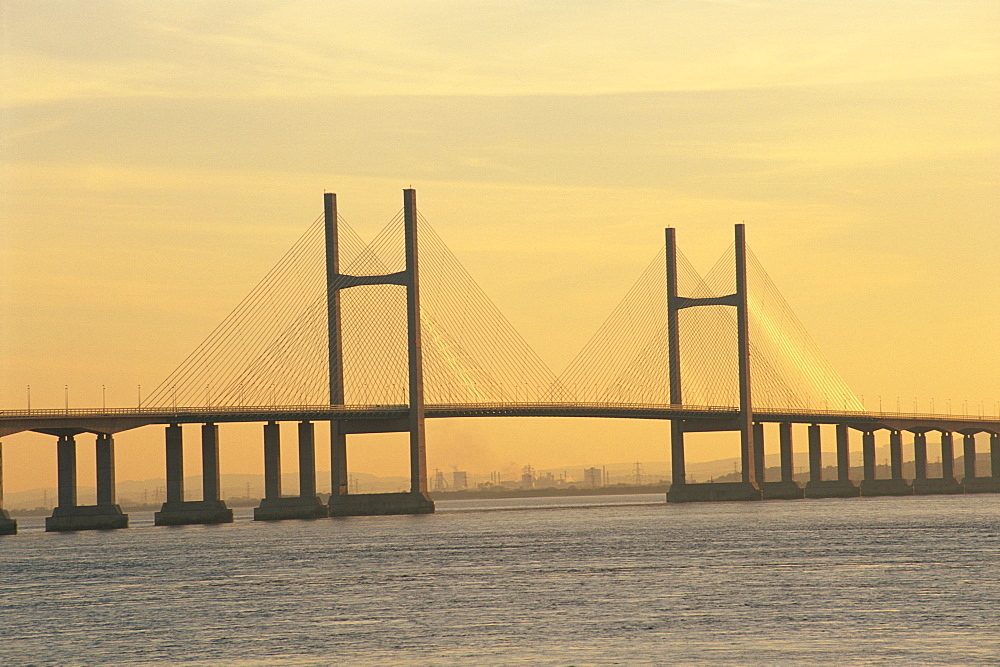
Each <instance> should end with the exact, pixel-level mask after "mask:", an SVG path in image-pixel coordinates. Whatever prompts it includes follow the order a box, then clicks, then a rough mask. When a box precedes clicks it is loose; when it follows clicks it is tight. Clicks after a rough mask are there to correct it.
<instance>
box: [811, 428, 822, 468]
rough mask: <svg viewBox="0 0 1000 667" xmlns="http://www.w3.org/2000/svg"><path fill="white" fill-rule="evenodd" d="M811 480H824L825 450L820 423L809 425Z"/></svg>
mask: <svg viewBox="0 0 1000 667" xmlns="http://www.w3.org/2000/svg"><path fill="white" fill-rule="evenodd" d="M809 481H810V482H821V481H823V450H822V441H821V439H820V430H819V424H811V425H810V426H809Z"/></svg>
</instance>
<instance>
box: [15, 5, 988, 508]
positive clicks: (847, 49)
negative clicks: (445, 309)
mask: <svg viewBox="0 0 1000 667" xmlns="http://www.w3.org/2000/svg"><path fill="white" fill-rule="evenodd" d="M0 30H2V33H0V40H2V47H0V48H2V52H0V76H2V79H0V141H2V148H0V235H2V236H0V286H2V289H3V293H2V300H0V304H2V308H3V311H2V318H0V319H2V336H0V346H2V349H0V358H2V361H0V364H2V365H0V374H2V381H3V383H2V387H0V407H4V408H23V407H24V405H25V402H26V394H27V385H29V384H30V385H31V396H32V405H33V407H61V406H62V405H63V400H64V387H65V386H67V385H68V386H69V393H70V402H71V405H73V406H80V407H82V406H99V405H100V402H101V394H102V391H101V387H102V385H103V386H104V387H105V391H106V396H107V403H108V404H109V405H122V406H127V405H134V404H135V394H136V387H137V385H142V386H143V387H148V388H152V387H153V386H155V385H156V384H158V383H159V381H160V380H161V379H162V378H163V377H165V376H166V375H167V374H168V373H169V372H170V371H171V370H172V369H173V368H174V367H175V366H176V365H177V364H178V363H179V362H180V361H181V360H182V359H183V358H184V357H185V356H186V355H187V353H188V352H189V351H190V350H192V349H193V348H194V347H195V346H196V345H197V344H198V343H199V342H200V341H201V340H202V339H203V338H204V337H205V336H206V335H207V334H208V333H209V332H210V331H211V330H212V328H213V327H214V326H215V325H216V324H217V323H218V322H219V321H220V320H221V318H222V317H224V316H225V314H226V313H228V312H229V310H230V309H231V308H232V307H233V306H234V305H235V304H236V303H237V302H238V301H239V300H240V299H241V298H242V297H243V295H245V294H246V293H247V292H248V291H249V290H250V288H251V287H252V286H253V285H254V284H256V282H257V280H259V279H260V277H261V276H263V275H264V273H265V272H266V271H267V269H268V268H269V267H270V266H271V265H272V264H273V263H274V262H275V261H276V260H277V259H278V258H279V257H280V256H281V255H282V253H283V252H284V251H285V249H287V248H288V247H289V246H290V245H291V244H292V242H294V240H295V239H296V238H297V237H298V236H299V235H300V234H301V232H302V231H303V230H304V228H305V227H306V226H307V225H308V224H309V223H310V222H311V221H312V220H313V219H314V218H315V217H316V215H317V214H318V213H320V212H321V210H322V193H323V191H324V190H329V191H334V192H337V193H338V198H339V204H340V212H341V214H342V215H344V216H345V217H346V218H347V219H348V220H349V221H350V222H351V223H352V224H353V225H354V226H355V228H356V229H358V231H359V232H360V233H361V234H362V235H365V236H368V237H371V236H373V235H374V234H375V233H376V232H377V231H378V229H380V228H381V227H382V225H383V224H384V223H385V222H387V221H388V220H389V219H390V218H391V217H392V216H393V215H394V214H395V213H396V211H397V210H398V209H399V208H400V207H401V192H400V191H401V190H402V189H403V188H405V187H408V186H411V185H412V186H413V187H415V188H416V189H417V192H418V205H419V208H420V210H421V212H422V213H423V215H424V216H425V217H426V218H427V219H428V220H429V221H430V222H431V224H432V225H433V226H434V227H435V229H436V230H437V231H438V233H439V234H440V235H441V236H442V237H443V238H444V239H445V241H446V242H448V243H449V245H450V246H451V248H452V249H453V250H454V252H455V253H456V254H457V255H458V257H459V259H461V260H462V261H463V263H464V264H465V266H466V268H467V269H468V270H469V271H470V272H471V273H472V274H473V276H475V277H476V279H477V280H478V281H479V283H480V284H481V285H482V287H483V288H484V289H485V290H486V292H487V293H488V294H489V295H490V296H491V297H492V298H493V300H494V301H495V302H496V304H497V305H498V306H499V307H500V308H501V309H502V310H503V311H504V313H505V314H506V315H507V317H508V318H509V319H510V320H511V322H512V323H513V324H514V325H515V326H516V327H517V328H518V329H519V331H520V332H521V333H522V334H523V335H524V337H525V338H526V339H527V340H528V342H529V343H531V344H532V345H533V346H534V347H535V349H536V350H537V351H538V353H539V354H540V356H541V357H542V358H543V359H545V360H546V361H547V362H548V363H549V365H550V366H551V367H552V368H553V369H554V370H555V371H556V372H559V371H560V370H561V369H562V368H563V367H564V366H565V365H566V364H567V363H568V362H569V361H570V359H571V358H572V356H573V355H574V354H575V353H576V351H578V350H579V349H580V348H581V347H582V346H583V344H584V343H585V342H586V341H587V340H588V339H589V337H590V336H591V334H592V333H593V332H594V331H595V330H596V328H597V327H598V326H599V325H600V323H601V322H602V321H603V320H604V318H605V317H606V316H607V314H608V313H609V312H610V310H611V309H612V308H613V307H614V305H615V304H617V303H618V301H619V300H620V299H621V297H622V296H623V295H624V294H625V292H626V290H627V289H628V287H629V286H630V285H631V284H632V282H633V281H634V280H635V279H636V277H637V276H638V275H639V274H640V273H641V271H642V270H643V269H644V268H645V266H646V265H647V263H648V262H649V261H650V260H651V259H652V257H653V256H654V255H655V253H656V251H657V249H658V248H659V246H660V245H661V244H662V239H663V227H665V226H668V225H670V226H674V227H676V228H677V229H678V239H679V243H680V244H681V247H682V248H683V249H684V250H685V252H686V253H687V254H688V256H689V257H690V259H691V260H692V261H693V262H694V264H695V266H696V267H697V268H699V269H701V270H702V271H705V270H707V269H708V268H709V267H710V266H711V265H712V263H713V262H714V261H715V259H716V257H717V256H718V255H720V254H721V253H722V252H723V251H724V250H725V248H726V247H727V246H728V244H729V243H730V242H731V237H732V224H733V223H734V222H740V221H745V222H746V224H747V226H748V238H749V243H750V245H751V247H752V248H753V250H754V252H755V253H756V255H757V256H758V257H759V259H760V260H761V261H762V262H763V263H764V265H765V266H766V268H767V269H768V271H769V273H770V275H771V276H772V278H773V279H774V281H775V283H776V284H777V286H778V287H779V289H780V290H781V291H782V293H783V294H784V296H785V298H786V299H787V300H788V302H789V303H790V304H791V306H792V308H793V309H794V310H795V311H796V313H797V314H798V316H799V318H800V319H801V320H802V322H803V324H804V325H805V327H806V328H807V329H808V330H809V332H810V333H811V334H812V336H813V338H814V339H815V340H816V342H817V343H818V344H819V346H820V347H821V348H822V349H823V350H824V351H825V353H826V354H827V356H828V358H829V360H830V361H831V363H832V364H833V366H834V367H835V368H837V369H838V370H839V371H840V373H841V374H842V375H843V377H844V379H845V380H846V381H847V383H848V384H849V385H850V386H851V387H852V389H853V390H854V391H855V393H856V394H858V395H859V396H864V397H865V401H866V405H867V406H868V407H869V408H873V407H875V406H876V403H877V401H878V399H879V397H881V400H882V402H883V404H884V405H885V407H886V408H887V409H888V408H892V407H894V406H895V404H896V401H897V397H898V398H899V401H900V402H901V404H902V406H901V407H902V408H903V409H910V408H911V407H912V406H913V403H914V400H916V401H917V404H918V406H919V409H920V410H921V411H927V410H929V408H930V401H931V399H934V401H935V405H936V408H937V409H938V411H943V410H944V409H946V402H947V401H949V400H950V401H951V409H952V410H953V411H954V412H958V411H960V408H961V407H962V406H966V407H967V410H968V412H971V413H978V412H979V409H980V407H979V406H980V405H982V406H983V408H982V409H983V410H984V411H985V412H987V413H991V412H995V411H996V410H998V409H1000V408H998V407H997V406H998V404H1000V353H998V349H1000V346H998V342H1000V278H998V276H1000V272H998V270H997V258H998V256H1000V224H998V212H1000V211H998V209H1000V207H998V203H1000V198H998V187H997V186H998V156H1000V150H998V149H1000V126H998V122H997V111H998V107H1000V105H998V102H1000V77H998V74H1000V4H998V3H996V2H994V1H981V2H979V1H963V0H958V1H953V2H932V1H914V0H908V1H896V0H886V1H876V2H832V1H831V2H822V1H821V2H808V3H803V2H798V1H774V2H769V1H766V0H760V1H754V0H746V1H741V0H731V1H725V0H718V1H683V0H679V1H676V2H669V3H664V2H651V1H650V2H642V1H634V2H629V1H624V2H623V1H617V2H587V1H583V2H536V3H528V2H487V1H482V2H478V1H473V2H457V1H447V2H445V1H433V0H429V1H426V2H419V3H415V2H382V3H370V2H338V3H327V2H243V3H238V4H237V3H222V2H211V3H210V2H158V3H130V2H80V1H76V2H59V1H54V2H45V3H37V2H21V1H18V0H12V1H8V2H4V3H3V4H2V5H0ZM226 433H227V431H226V427H223V457H224V458H223V470H224V472H259V471H260V470H261V466H260V453H259V451H258V450H259V449H260V442H259V433H257V431H256V430H255V429H250V430H249V431H246V430H244V431H239V430H238V429H236V430H233V431H232V433H233V434H234V435H233V436H232V437H231V438H229V441H228V443H227V442H226ZM428 433H429V444H428V451H429V463H430V466H431V468H432V469H433V468H434V467H441V468H442V469H449V468H450V467H451V466H452V465H456V466H458V467H459V468H460V469H461V468H467V469H470V470H478V469H482V470H490V469H500V468H501V467H504V466H509V465H514V464H516V465H523V464H527V463H531V464H532V465H534V466H535V467H536V468H545V467H548V466H554V465H571V464H577V463H580V464H582V463H593V464H600V463H602V462H613V461H633V460H639V461H653V460H666V459H667V458H668V455H667V441H668V428H667V425H666V423H663V424H633V423H628V422H595V421H590V422H576V421H566V422H559V421H556V422H543V421H531V420H522V421H521V422H513V423H512V422H489V421H487V420H479V421H467V422H450V423H447V424H444V423H439V422H433V423H431V424H429V426H428ZM191 439H192V441H195V440H196V438H195V436H194V433H193V432H192V436H191ZM117 440H118V442H119V453H118V462H119V471H118V476H119V479H141V478H144V477H157V476H162V475H163V454H162V442H161V441H162V432H161V429H159V428H158V427H156V428H152V427H150V428H147V429H142V430H141V431H137V432H134V433H126V434H121V435H120V436H118V438H117ZM80 441H81V443H85V444H84V445H83V446H81V448H80V450H81V456H82V457H86V456H90V457H92V452H91V451H90V450H91V449H92V448H91V447H90V446H89V439H88V438H86V437H81V438H80ZM370 441H371V439H370V438H369V439H368V440H365V442H370ZM359 442H361V440H360V439H359ZM726 443H727V444H725V445H722V444H718V445H717V444H707V445H704V446H702V447H700V448H697V447H696V448H693V449H692V451H691V452H690V453H689V458H690V459H691V460H703V459H711V458H717V457H721V456H733V455H735V454H736V449H735V447H734V446H733V445H732V444H731V443H729V442H728V441H726ZM4 444H5V445H7V447H6V453H7V457H6V463H7V488H8V490H17V489H20V488H31V487H34V486H42V485H47V484H52V483H53V482H54V479H55V466H54V452H55V446H54V439H52V438H49V437H45V436H37V435H30V434H25V435H18V436H12V437H9V438H6V439H5V442H4ZM88 452H89V453H88ZM192 454H193V450H192ZM351 456H352V459H351V464H352V468H354V469H357V470H363V471H370V472H402V471H405V469H406V460H405V456H403V455H402V453H396V451H395V449H393V450H392V453H391V457H389V453H388V450H386V449H385V448H383V447H379V446H371V447H366V446H358V447H354V448H353V449H352V450H351ZM387 457H388V458H387ZM189 458H192V459H193V458H194V457H193V456H191V457H189ZM397 459H398V461H397ZM83 461H84V459H83V458H82V459H81V480H82V481H84V482H86V479H87V476H88V475H90V477H91V478H92V472H91V471H90V466H89V464H84V463H83ZM192 465H193V463H192ZM292 465H294V464H292ZM320 467H321V468H323V467H324V466H323V465H322V463H321V465H320ZM192 471H193V468H192ZM324 482H325V483H326V484H328V480H323V479H321V482H320V488H321V489H322V488H323V484H324Z"/></svg>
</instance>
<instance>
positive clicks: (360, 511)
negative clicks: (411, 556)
mask: <svg viewBox="0 0 1000 667" xmlns="http://www.w3.org/2000/svg"><path fill="white" fill-rule="evenodd" d="M323 215H324V223H325V224H324V227H325V238H326V281H327V337H328V353H329V354H328V359H329V367H330V405H343V404H344V396H345V393H344V348H343V338H342V336H341V331H342V325H343V320H342V318H341V311H340V291H341V290H343V289H348V288H350V287H355V286H358V285H399V286H402V287H405V288H406V322H407V327H406V331H407V370H408V375H409V396H408V400H409V411H408V414H407V417H406V418H405V419H373V420H352V421H346V420H345V421H338V420H333V421H331V422H330V465H331V467H330V470H331V473H330V474H331V483H332V486H331V489H332V491H331V494H330V503H329V511H330V516H361V515H377V514H429V513H431V512H433V511H434V501H433V500H431V497H430V495H428V493H427V450H426V443H425V439H424V376H423V353H422V349H421V338H420V278H419V276H420V272H419V270H418V263H417V191H416V190H414V189H412V188H410V189H406V190H403V225H404V243H405V255H406V265H405V268H404V269H403V270H402V271H398V272H396V273H390V274H385V275H378V276H352V275H347V274H344V273H341V272H340V252H339V248H338V230H337V196H336V195H335V194H333V193H326V194H324V196H323ZM390 432H408V433H409V436H410V491H409V493H367V494H351V493H348V483H347V482H348V480H347V436H348V435H349V434H352V433H390Z"/></svg>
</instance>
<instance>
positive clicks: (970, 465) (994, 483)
mask: <svg viewBox="0 0 1000 667" xmlns="http://www.w3.org/2000/svg"><path fill="white" fill-rule="evenodd" d="M964 447H965V451H964V454H965V479H963V480H962V487H963V488H964V489H965V492H966V493H1000V441H998V438H997V434H995V433H991V434H990V474H989V476H988V477H987V476H985V475H982V476H981V475H977V474H976V434H975V433H966V434H965V442H964ZM980 472H981V471H980Z"/></svg>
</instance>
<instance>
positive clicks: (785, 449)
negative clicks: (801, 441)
mask: <svg viewBox="0 0 1000 667" xmlns="http://www.w3.org/2000/svg"><path fill="white" fill-rule="evenodd" d="M778 448H779V449H780V455H781V481H782V482H785V483H789V482H792V481H794V475H795V459H794V457H793V455H792V424H791V422H781V424H779V426H778Z"/></svg>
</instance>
